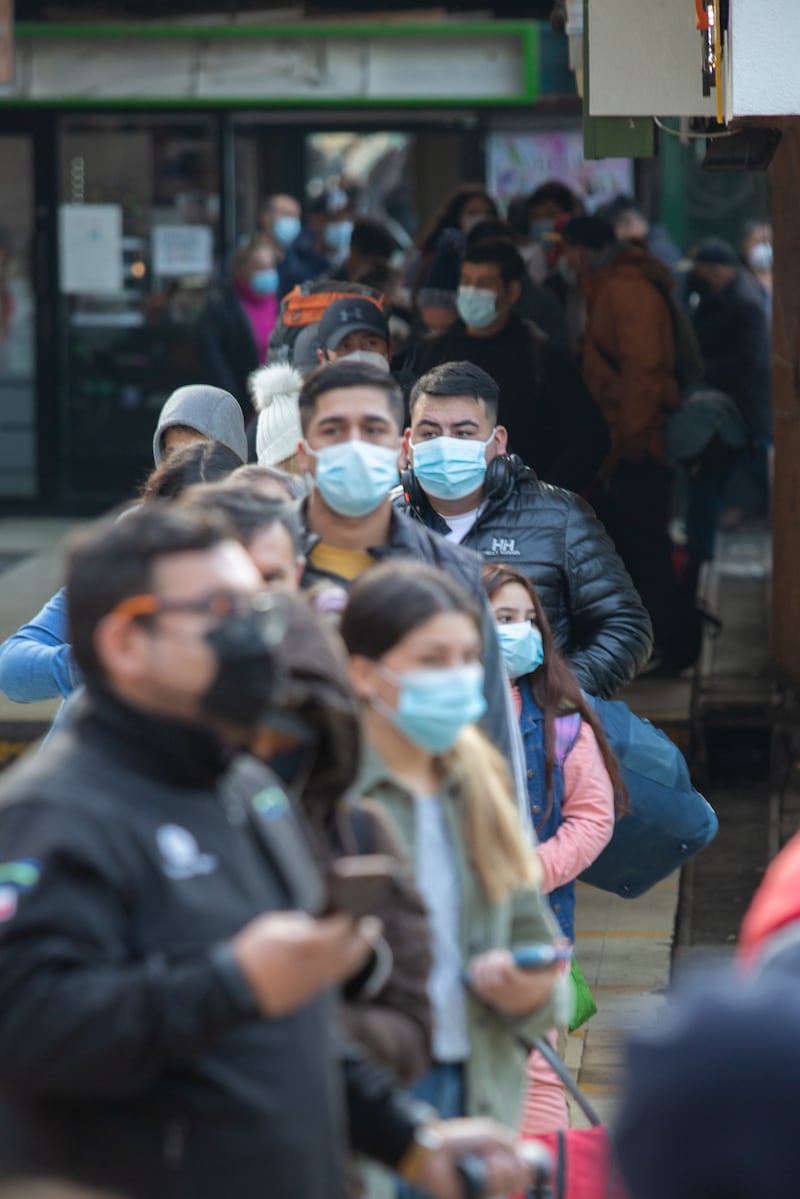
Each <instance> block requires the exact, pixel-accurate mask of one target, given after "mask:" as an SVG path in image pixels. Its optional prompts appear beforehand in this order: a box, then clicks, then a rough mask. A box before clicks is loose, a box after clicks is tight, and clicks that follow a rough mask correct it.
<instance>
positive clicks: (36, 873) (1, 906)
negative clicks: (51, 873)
mask: <svg viewBox="0 0 800 1199" xmlns="http://www.w3.org/2000/svg"><path fill="white" fill-rule="evenodd" d="M41 874H42V868H41V866H40V865H39V863H38V862H37V861H35V860H34V859H33V858H20V860H19V861H17V862H2V863H0V923H5V922H6V921H8V920H12V919H13V917H14V916H15V915H16V914H17V907H18V906H19V897H20V895H21V894H24V893H25V892H26V891H32V890H33V888H34V887H35V886H36V884H37V883H38V881H39V879H40V877H41Z"/></svg>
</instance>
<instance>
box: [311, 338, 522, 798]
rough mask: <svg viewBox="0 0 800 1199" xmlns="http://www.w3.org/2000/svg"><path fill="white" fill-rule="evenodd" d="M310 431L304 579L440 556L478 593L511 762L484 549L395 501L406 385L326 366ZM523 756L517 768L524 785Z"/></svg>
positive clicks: (493, 691) (492, 707)
mask: <svg viewBox="0 0 800 1199" xmlns="http://www.w3.org/2000/svg"><path fill="white" fill-rule="evenodd" d="M299 407H300V423H301V425H302V429H303V440H302V441H301V443H300V446H299V448H298V462H299V464H300V468H301V469H302V470H304V471H306V472H307V474H308V476H309V482H310V485H311V490H310V494H309V496H308V498H307V499H305V500H302V501H300V503H299V504H298V508H297V511H298V515H299V517H300V521H301V524H302V527H303V540H302V546H301V548H302V552H303V554H304V556H305V558H306V569H305V571H304V573H303V579H302V586H303V588H304V589H308V588H311V587H313V586H314V584H315V583H319V582H326V583H328V584H331V583H333V584H336V585H338V586H340V587H343V588H349V586H350V585H351V584H352V583H353V582H354V581H355V580H356V579H357V578H358V577H359V576H360V575H362V574H364V573H368V572H369V571H370V570H372V569H374V568H375V566H376V565H377V563H378V562H380V561H382V560H385V559H394V558H400V559H409V558H410V559H411V560H413V561H417V562H427V563H430V564H432V565H435V566H440V567H441V568H442V569H443V570H445V571H447V573H448V574H451V575H452V576H453V577H454V578H455V579H457V580H458V581H459V582H460V583H461V584H462V585H463V586H464V587H466V588H467V590H468V591H469V593H470V594H471V595H472V596H473V597H474V599H475V600H476V602H477V603H478V605H479V607H480V608H481V611H482V613H483V632H484V637H483V660H484V668H485V674H484V690H485V695H486V701H487V703H486V709H485V715H484V717H483V727H484V730H485V731H486V733H487V735H488V736H489V737H490V739H491V740H492V741H493V743H494V744H495V745H496V746H497V748H498V749H500V751H501V752H502V753H503V754H504V755H505V756H506V757H507V758H508V760H509V761H511V762H512V763H513V762H514V757H515V753H516V730H515V722H514V716H513V712H512V711H511V706H510V703H509V700H508V695H507V691H508V688H507V687H506V685H505V677H504V671H503V666H502V663H501V661H500V653H499V649H498V646H497V637H496V635H495V632H494V622H493V621H492V617H491V612H490V611H489V608H488V604H487V603H486V600H485V597H484V595H483V590H482V587H481V581H480V571H481V561H480V558H479V557H478V556H477V554H473V553H472V552H471V551H470V550H466V549H462V548H461V547H460V546H457V545H451V544H449V543H448V542H447V541H445V539H444V538H443V537H440V536H439V535H438V534H437V533H432V532H430V531H429V530H428V529H426V528H424V527H423V525H421V524H420V523H419V522H418V521H415V520H410V519H409V518H408V517H407V516H405V515H403V514H402V513H401V512H398V511H397V510H396V509H395V507H394V505H393V504H392V501H391V492H392V489H393V488H394V487H395V486H396V484H397V483H398V481H399V474H398V463H399V460H400V453H401V430H402V423H403V413H404V403H403V395H402V392H401V391H400V388H399V387H398V385H397V383H396V382H395V381H394V379H392V377H391V375H388V374H386V373H385V372H384V371H379V370H376V368H375V367H374V366H371V365H369V364H366V363H362V362H351V361H350V359H348V358H345V359H343V360H342V361H340V362H334V363H331V364H330V365H329V366H323V367H320V368H319V369H318V370H317V371H315V372H314V373H313V374H311V375H309V376H308V378H307V379H306V380H305V382H304V383H303V387H302V390H301V392H300V397H299ZM522 775H523V772H522V769H521V762H520V761H519V760H517V762H516V770H515V778H516V780H517V783H518V787H519V788H520V789H521V790H522V789H524V788H523V787H522Z"/></svg>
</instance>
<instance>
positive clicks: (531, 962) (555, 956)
mask: <svg viewBox="0 0 800 1199" xmlns="http://www.w3.org/2000/svg"><path fill="white" fill-rule="evenodd" d="M511 956H512V957H513V959H514V965H515V966H518V967H519V968H520V970H547V969H548V968H549V967H550V966H555V965H557V963H559V962H571V961H572V946H571V945H519V946H518V947H517V948H516V949H513V950H512V951H511Z"/></svg>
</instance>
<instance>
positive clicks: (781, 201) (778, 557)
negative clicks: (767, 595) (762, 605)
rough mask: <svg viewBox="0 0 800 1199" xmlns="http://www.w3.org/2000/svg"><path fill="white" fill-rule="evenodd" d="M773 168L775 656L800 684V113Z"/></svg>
mask: <svg viewBox="0 0 800 1199" xmlns="http://www.w3.org/2000/svg"><path fill="white" fill-rule="evenodd" d="M780 124H781V127H782V129H783V141H782V142H781V144H780V146H779V147H778V150H777V153H776V155H775V158H774V161H773V164H772V168H771V172H772V223H773V228H774V245H775V267H774V276H773V278H774V329H773V343H772V412H773V424H774V435H775V477H774V492H773V515H772V525H773V545H774V571H773V595H772V658H773V662H774V664H775V668H776V671H777V673H778V675H779V677H782V678H783V679H784V680H785V681H787V682H788V683H790V684H792V685H794V686H795V687H800V222H798V220H797V198H798V195H800V118H784V119H783V120H782V121H781V122H780Z"/></svg>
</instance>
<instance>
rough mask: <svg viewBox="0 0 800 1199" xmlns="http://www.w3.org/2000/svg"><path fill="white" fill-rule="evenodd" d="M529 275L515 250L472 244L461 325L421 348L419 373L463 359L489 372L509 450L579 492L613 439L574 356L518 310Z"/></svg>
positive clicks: (461, 292) (464, 270)
mask: <svg viewBox="0 0 800 1199" xmlns="http://www.w3.org/2000/svg"><path fill="white" fill-rule="evenodd" d="M525 277H526V275H525V264H524V263H523V261H522V259H521V258H520V255H519V253H518V252H517V250H516V248H515V247H514V246H513V244H511V243H509V242H507V241H480V242H478V243H477V244H473V245H468V247H467V250H466V253H465V255H464V260H463V262H462V265H461V279H460V285H459V289H458V293H457V296H456V305H457V308H458V312H459V316H460V317H461V320H460V321H458V322H457V323H456V324H454V325H453V326H452V327H451V328H450V329H448V330H447V332H445V333H443V334H442V335H441V336H440V337H435V338H433V339H431V340H429V341H426V342H423V343H422V344H421V345H420V347H419V349H418V353H417V362H416V367H417V371H418V374H420V375H422V374H425V372H426V371H429V370H431V368H432V367H435V366H439V365H440V364H441V363H446V362H460V361H467V362H473V363H474V364H475V365H476V366H478V367H480V368H481V369H482V370H484V371H486V372H487V373H488V374H489V375H491V376H492V378H493V379H495V380H496V381H497V383H498V385H499V387H500V418H501V420H502V423H503V425H504V426H505V428H506V429H507V430H508V435H509V443H510V448H511V451H512V452H513V453H515V454H518V455H519V457H520V458H521V459H522V460H523V462H524V463H525V464H526V466H530V467H531V468H532V469H533V470H535V471H536V473H537V475H539V477H540V478H541V479H543V480H544V481H545V482H547V483H553V484H555V485H556V486H558V487H567V488H569V489H570V490H571V491H582V490H583V489H584V488H585V487H587V485H588V484H589V483H590V482H591V481H592V479H593V478H594V477H595V475H596V473H597V470H598V468H599V467H600V464H601V463H602V461H603V458H604V456H605V454H606V450H607V446H608V433H607V430H606V428H605V423H604V421H603V418H602V416H601V414H600V412H599V410H598V408H597V405H596V404H595V402H594V400H593V399H592V396H591V393H590V392H589V390H588V389H587V387H586V384H585V383H584V381H583V379H582V378H581V375H580V372H579V371H578V370H577V368H576V367H575V366H574V364H573V363H572V361H571V360H570V358H569V356H568V355H567V354H566V353H565V352H564V351H563V350H560V349H558V347H557V346H555V345H554V344H553V342H552V341H551V340H550V339H549V338H547V337H546V336H545V335H544V334H543V333H542V331H541V330H540V329H539V328H538V326H536V325H535V324H533V322H531V321H527V320H523V319H522V318H521V317H519V316H518V315H517V314H516V312H515V311H514V309H515V306H516V304H517V302H518V301H519V299H520V296H521V294H522V284H523V280H524V279H525Z"/></svg>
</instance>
